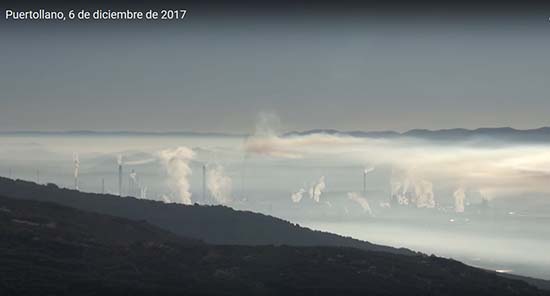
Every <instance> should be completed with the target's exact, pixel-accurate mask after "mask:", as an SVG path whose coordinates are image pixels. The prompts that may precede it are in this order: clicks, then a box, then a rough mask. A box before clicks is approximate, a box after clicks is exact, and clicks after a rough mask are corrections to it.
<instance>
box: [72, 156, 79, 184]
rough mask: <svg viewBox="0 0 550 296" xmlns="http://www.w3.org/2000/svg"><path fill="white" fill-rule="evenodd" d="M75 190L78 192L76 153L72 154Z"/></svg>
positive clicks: (77, 160)
mask: <svg viewBox="0 0 550 296" xmlns="http://www.w3.org/2000/svg"><path fill="white" fill-rule="evenodd" d="M73 162H74V180H75V184H74V186H75V189H76V190H78V175H79V173H80V158H79V156H78V153H76V152H75V153H74V154H73Z"/></svg>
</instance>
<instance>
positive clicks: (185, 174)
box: [158, 147, 195, 205]
mask: <svg viewBox="0 0 550 296" xmlns="http://www.w3.org/2000/svg"><path fill="white" fill-rule="evenodd" d="M158 157H159V159H160V161H161V163H162V165H163V166H164V168H165V169H166V173H167V174H168V177H169V184H170V186H171V187H172V189H173V190H174V191H176V192H177V193H178V197H179V199H178V200H177V201H176V202H179V203H183V204H187V205H189V204H192V201H191V192H189V188H190V185H189V176H190V175H191V173H192V171H191V168H190V167H189V162H190V161H191V160H192V159H193V158H194V157H195V153H194V152H193V150H191V149H189V148H187V147H178V148H175V149H166V150H162V151H160V152H158Z"/></svg>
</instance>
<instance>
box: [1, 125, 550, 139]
mask: <svg viewBox="0 0 550 296" xmlns="http://www.w3.org/2000/svg"><path fill="white" fill-rule="evenodd" d="M313 134H327V135H340V136H352V137H360V138H419V139H427V140H443V141H465V140H476V139H496V140H508V141H523V142H550V127H540V128H536V129H515V128H511V127H494V128H487V127H483V128H476V129H465V128H451V129H437V130H430V129H411V130H408V131H406V132H396V131H391V130H385V131H361V130H354V131H340V130H337V129H311V130H305V131H291V132H287V133H284V134H283V135H282V136H284V137H292V136H306V135H313ZM63 135H66V136H160V137H162V136H173V137H177V136H182V137H185V136H187V137H227V138H245V137H248V136H251V135H249V134H244V133H242V134H241V133H234V134H233V133H220V132H191V131H170V132H140V131H89V130H74V131H70V130H69V131H0V136H63Z"/></svg>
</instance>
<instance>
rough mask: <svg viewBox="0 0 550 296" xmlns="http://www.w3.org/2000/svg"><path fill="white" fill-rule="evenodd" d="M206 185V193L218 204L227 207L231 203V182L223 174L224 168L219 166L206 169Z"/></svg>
mask: <svg viewBox="0 0 550 296" xmlns="http://www.w3.org/2000/svg"><path fill="white" fill-rule="evenodd" d="M206 183H207V187H208V191H209V192H210V194H211V195H212V197H214V199H215V200H216V201H217V202H218V203H219V204H222V205H227V204H229V203H231V201H232V198H231V190H232V187H233V182H232V180H231V178H230V177H229V176H227V175H226V174H225V171H224V168H223V167H222V166H221V165H215V166H211V167H208V170H207V182H206Z"/></svg>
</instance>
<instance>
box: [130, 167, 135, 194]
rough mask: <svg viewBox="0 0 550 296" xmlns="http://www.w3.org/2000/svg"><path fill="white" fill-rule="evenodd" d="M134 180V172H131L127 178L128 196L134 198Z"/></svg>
mask: <svg viewBox="0 0 550 296" xmlns="http://www.w3.org/2000/svg"><path fill="white" fill-rule="evenodd" d="M135 178H136V171H134V170H132V172H131V173H130V177H129V178H128V195H129V196H134V191H135V190H134V187H135V185H136V184H135V183H136V182H135Z"/></svg>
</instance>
